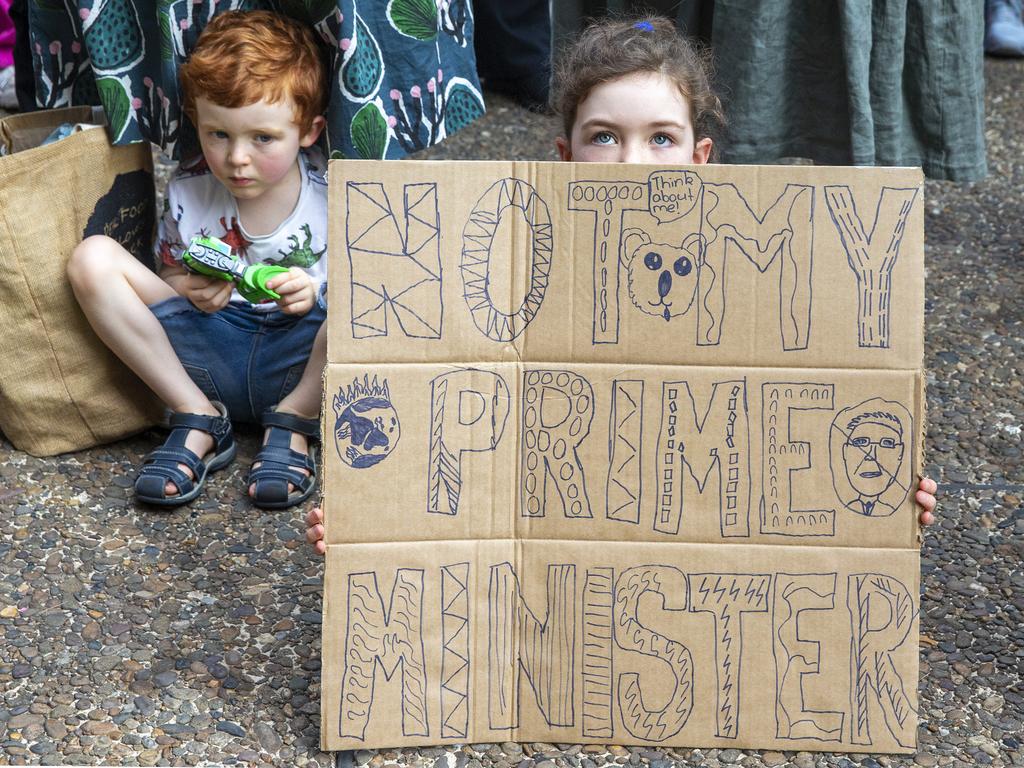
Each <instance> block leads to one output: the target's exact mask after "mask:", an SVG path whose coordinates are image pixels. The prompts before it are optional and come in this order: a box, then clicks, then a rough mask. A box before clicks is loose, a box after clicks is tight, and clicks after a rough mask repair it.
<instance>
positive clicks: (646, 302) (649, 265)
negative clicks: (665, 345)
mask: <svg viewBox="0 0 1024 768" xmlns="http://www.w3.org/2000/svg"><path fill="white" fill-rule="evenodd" d="M623 244H624V247H623V261H624V263H625V264H626V267H627V269H628V271H629V298H630V299H631V300H632V302H633V306H635V307H636V308H637V309H639V310H640V311H641V312H643V313H645V314H648V315H654V316H656V317H663V318H665V320H666V321H668V320H671V319H672V318H673V317H678V316H679V315H683V314H686V311H687V310H688V309H689V308H690V305H691V304H692V303H693V297H694V295H695V293H696V291H697V272H698V268H699V266H700V259H701V256H702V246H701V238H700V235H698V234H692V235H690V236H689V237H688V238H686V240H685V241H684V242H683V244H682V245H681V246H674V245H667V244H665V243H653V242H651V238H650V236H649V235H648V234H647V233H646V232H643V231H642V230H639V229H627V230H626V231H625V232H624V233H623Z"/></svg>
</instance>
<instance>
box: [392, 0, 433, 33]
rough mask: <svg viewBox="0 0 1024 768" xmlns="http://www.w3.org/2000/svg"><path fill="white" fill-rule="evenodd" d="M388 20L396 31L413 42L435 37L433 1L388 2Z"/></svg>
mask: <svg viewBox="0 0 1024 768" xmlns="http://www.w3.org/2000/svg"><path fill="white" fill-rule="evenodd" d="M388 19H390V21H391V24H392V26H394V28H395V29H396V30H398V31H399V32H400V33H401V34H403V35H405V36H406V37H411V38H413V39H414V40H433V39H434V38H435V37H437V28H438V23H437V5H436V4H435V2H434V0H390V2H389V3H388Z"/></svg>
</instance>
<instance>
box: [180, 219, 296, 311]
mask: <svg viewBox="0 0 1024 768" xmlns="http://www.w3.org/2000/svg"><path fill="white" fill-rule="evenodd" d="M181 258H182V261H183V262H184V263H185V267H186V268H187V269H189V270H190V271H192V272H195V273H196V274H199V275H206V276H207V277H215V278H217V279H219V280H228V281H232V282H234V283H235V286H236V287H237V288H238V292H239V293H240V294H241V295H242V297H243V298H244V299H245V300H246V301H251V302H252V303H254V304H257V303H259V302H261V301H265V300H267V299H271V300H274V301H276V300H277V299H280V298H281V295H280V294H279V293H277V292H276V291H274V290H272V289H270V288H267V281H268V280H270V279H271V278H273V277H276V276H277V275H280V274H282V273H284V272H287V271H288V269H287V268H286V267H277V266H274V265H272V264H249V265H245V264H242V262H241V261H239V260H238V257H237V256H235V254H234V253H232V251H231V246H230V245H228V244H227V243H225V242H224V241H223V240H220V239H218V238H216V237H208V236H204V235H198V236H196V237H193V238H192V240H191V241H190V242H189V244H188V248H187V249H185V252H184V253H182V255H181Z"/></svg>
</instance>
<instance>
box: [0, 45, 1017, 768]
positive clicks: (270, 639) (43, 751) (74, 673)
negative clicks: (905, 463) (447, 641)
mask: <svg viewBox="0 0 1024 768" xmlns="http://www.w3.org/2000/svg"><path fill="white" fill-rule="evenodd" d="M985 76H986V94H985V99H986V106H987V117H986V139H987V142H988V157H989V166H990V176H989V178H988V179H987V180H985V181H983V182H979V183H974V184H953V183H948V182H937V181H927V182H926V183H925V190H924V199H925V204H926V208H925V229H926V247H925V261H926V269H927V283H926V293H927V298H926V307H925V311H926V340H925V364H926V368H927V374H926V385H927V398H928V407H929V419H928V424H927V435H926V439H925V451H924V464H925V467H924V469H925V472H926V473H927V474H929V475H930V476H932V477H934V478H935V479H936V480H937V481H938V482H939V484H940V488H941V499H940V507H939V515H938V522H937V523H936V524H935V525H934V526H932V528H931V529H930V530H928V531H927V532H926V534H925V536H924V543H923V547H922V552H921V555H922V579H921V610H920V632H921V645H920V687H919V698H920V709H919V712H918V721H919V727H918V750H917V753H916V754H913V755H907V756H887V755H870V756H868V755H858V754H842V753H832V752H815V753H810V752H792V751H758V750H751V749H740V748H732V747H729V748H722V747H719V748H705V749H697V748H682V747H680V748H667V747H666V748H662V747H655V746H653V745H652V746H648V747H633V746H627V745H617V744H613V745H583V746H582V747H580V745H566V744H554V745H553V744H516V743H511V742H506V743H497V744H469V745H461V746H446V747H429V748H408V749H402V750H358V751H356V752H354V753H343V754H339V755H332V754H326V753H323V752H320V750H319V738H320V712H319V702H320V695H321V679H320V665H319V659H320V655H321V637H320V622H321V613H320V611H321V597H322V577H323V565H322V562H320V560H319V559H317V558H315V557H312V556H311V555H310V553H309V552H308V551H307V547H306V545H305V542H304V541H303V540H302V537H301V536H300V535H298V533H297V531H298V529H299V525H300V522H299V521H300V520H301V518H302V516H303V514H304V512H305V510H304V509H303V510H288V511H285V512H280V513H277V512H265V511H261V510H257V509H254V508H253V507H252V506H251V505H250V504H248V503H247V502H246V500H245V498H244V492H243V485H244V483H243V478H244V475H245V471H246V467H247V466H248V464H249V461H250V460H251V458H252V456H253V455H254V453H255V451H256V446H257V442H258V435H257V434H256V432H255V431H248V432H246V431H245V430H242V431H241V432H240V434H239V456H238V460H237V461H236V462H235V463H234V464H233V465H232V466H231V467H230V468H228V469H226V470H224V471H223V472H220V473H218V474H217V475H215V476H214V477H213V478H212V479H211V480H210V482H209V485H208V490H207V492H206V494H205V496H204V497H203V499H202V500H200V501H197V502H196V503H194V504H193V505H191V506H190V507H187V508H184V509H180V510H176V511H174V512H171V513H167V514H165V513H159V512H155V511H153V510H148V509H142V508H138V507H136V506H135V505H134V503H133V502H132V499H131V486H132V478H133V476H134V475H133V473H134V469H135V466H136V465H137V463H138V461H139V459H140V457H141V456H143V455H144V454H145V453H146V452H147V451H149V450H151V449H152V448H153V447H155V445H156V444H157V441H158V440H159V439H160V434H159V433H157V432H155V431H153V432H147V433H144V434H142V435H137V436H135V437H131V438H129V439H126V440H122V441H120V442H118V443H114V444H111V445H105V446H99V447H96V448H92V449H89V450H83V451H78V452H75V453H71V454H65V455H61V456H55V457H50V458H35V457H32V456H29V455H27V454H25V453H23V452H21V451H17V450H15V449H14V448H12V446H11V445H10V444H9V443H8V442H6V441H5V440H4V439H3V438H2V437H0V638H2V640H3V642H0V764H11V765H25V764H42V765H61V764H64V765H73V764H77V765H100V764H103V765H182V764H187V765H261V766H262V765H273V766H289V767H291V766H320V767H323V768H326V767H327V766H333V765H335V764H337V765H339V766H347V765H356V766H373V768H378V767H379V766H384V765H393V764H397V765H403V766H432V767H433V768H537V767H538V766H544V767H545V768H548V767H554V768H566V767H571V768H602V767H604V766H619V765H622V766H626V765H628V766H637V765H643V766H648V765H649V766H653V768H667V766H670V765H671V766H674V765H695V766H722V765H742V766H744V768H756V767H757V766H762V765H766V766H787V767H788V766H793V767H794V768H825V767H826V766H828V767H831V766H839V767H842V768H849V767H852V766H861V767H863V768H874V767H875V766H884V767H885V768H889V766H905V765H911V764H914V765H918V766H922V768H933V767H934V766H940V767H941V768H962V767H965V766H973V765H990V766H995V767H996V768H1008V767H1009V766H1024V751H1022V747H1021V744H1022V741H1024V738H1022V736H1021V731H1022V722H1024V686H1022V680H1021V677H1022V669H1024V629H1022V628H1024V615H1022V612H1024V570H1022V568H1021V562H1022V560H1024V507H1022V503H1021V500H1022V499H1024V452H1022V445H1021V439H1022V433H1024V302H1022V299H1021V296H1022V295H1024V249H1022V245H1021V242H1022V240H1021V237H1022V230H1024V195H1022V194H1021V190H1022V189H1024V131H1022V130H1021V126H1022V125H1024V99H1022V98H1021V94H1022V93H1024V62H1021V61H1019V60H1017V61H1014V60H997V59H989V60H986V63H985ZM557 125H558V120H557V119H556V118H554V117H551V116H545V115H538V114H533V113H527V112H525V111H524V110H521V109H519V108H518V107H516V106H514V105H513V104H512V103H511V102H509V101H507V100H505V99H503V98H501V97H497V96H494V97H489V99H488V113H487V115H485V116H484V117H483V118H482V119H481V120H480V121H478V123H476V124H474V125H472V126H470V127H469V128H467V129H465V130H464V131H461V132H460V133H458V134H456V135H455V136H453V137H452V138H451V139H449V140H448V141H447V142H446V143H445V144H443V145H442V146H440V147H437V148H434V149H432V150H429V151H428V152H426V153H424V154H425V156H426V157H428V158H429V159H434V160H444V159H447V158H464V159H509V158H516V159H537V160H550V159H554V157H555V155H554V149H553V143H552V140H551V139H552V137H553V136H554V135H555V134H556V132H557V130H558V129H557ZM172 171H173V164H171V163H169V162H168V161H166V160H164V159H162V158H159V157H158V158H157V159H156V163H155V175H156V178H157V183H158V191H159V192H160V193H161V194H162V190H163V187H164V185H165V184H166V181H167V179H168V177H169V175H170V173H171V172H172ZM823 746H824V745H823ZM826 748H827V747H826Z"/></svg>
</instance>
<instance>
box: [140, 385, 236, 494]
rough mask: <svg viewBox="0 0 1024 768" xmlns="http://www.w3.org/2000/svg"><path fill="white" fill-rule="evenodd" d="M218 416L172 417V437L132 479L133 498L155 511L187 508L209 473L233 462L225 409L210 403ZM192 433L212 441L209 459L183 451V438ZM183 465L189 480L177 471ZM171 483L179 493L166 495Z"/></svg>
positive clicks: (229, 423)
mask: <svg viewBox="0 0 1024 768" xmlns="http://www.w3.org/2000/svg"><path fill="white" fill-rule="evenodd" d="M213 405H214V407H216V409H217V410H218V411H220V414H221V415H220V416H206V415H203V414H198V413H172V414H171V417H170V421H169V426H170V428H171V434H170V435H168V437H167V439H166V440H165V441H164V444H163V445H162V446H160V447H159V448H157V449H156V450H155V451H153V452H151V453H150V454H149V455H148V456H146V458H145V460H144V461H143V463H142V468H141V469H140V470H139V476H138V477H137V478H136V479H135V498H136V499H138V500H139V501H141V502H144V503H146V504H153V505H155V506H158V507H177V506H180V505H182V504H188V503H189V502H190V501H192V500H193V499H195V498H196V497H197V496H199V494H200V493H202V491H203V486H205V485H206V477H207V475H209V474H210V473H211V472H216V471H217V470H218V469H223V468H224V467H226V466H227V465H228V464H230V463H231V462H232V461H234V459H235V438H234V435H233V434H232V432H231V420H230V419H229V418H228V412H227V409H226V408H225V407H224V406H223V405H222V404H221V403H218V402H214V403H213ZM193 429H198V430H202V431H203V432H206V433H207V434H209V435H210V436H212V437H213V451H212V455H211V454H207V455H206V456H204V457H203V458H200V457H199V456H196V454H195V453H193V452H192V451H190V450H189V449H188V448H186V447H185V438H186V437H188V433H189V432H190V431H192V430H193ZM179 464H183V465H185V466H186V467H188V468H189V471H191V472H192V476H191V477H190V476H189V475H188V473H186V472H184V471H183V470H182V469H181V468H179V467H178V465H179ZM168 482H170V483H173V484H174V486H175V487H176V488H177V489H178V492H177V493H176V494H175V495H173V496H168V495H167V493H166V490H167V483H168Z"/></svg>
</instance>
